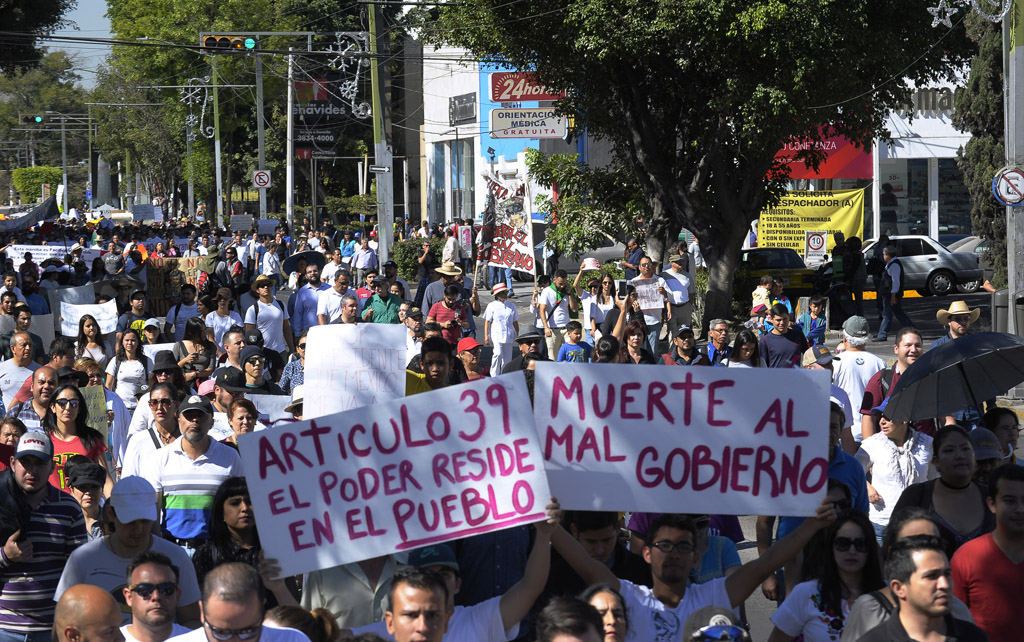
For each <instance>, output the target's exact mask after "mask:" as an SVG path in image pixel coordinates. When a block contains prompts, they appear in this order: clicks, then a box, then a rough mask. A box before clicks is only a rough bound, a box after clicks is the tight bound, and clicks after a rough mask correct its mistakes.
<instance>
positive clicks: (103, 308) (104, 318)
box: [60, 299, 117, 337]
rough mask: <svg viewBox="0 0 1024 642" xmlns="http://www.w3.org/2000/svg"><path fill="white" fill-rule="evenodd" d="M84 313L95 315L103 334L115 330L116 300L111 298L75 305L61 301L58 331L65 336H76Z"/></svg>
mask: <svg viewBox="0 0 1024 642" xmlns="http://www.w3.org/2000/svg"><path fill="white" fill-rule="evenodd" d="M86 314H91V315H92V316H93V317H95V319H96V323H98V324H99V326H100V331H101V332H103V334H107V333H108V332H114V331H116V330H117V301H114V300H113V299H111V300H110V301H107V302H106V303H93V304H92V305H75V304H73V303H68V302H67V301H61V303H60V333H61V334H63V335H64V336H65V337H77V336H78V322H79V320H81V318H82V316H84V315H86Z"/></svg>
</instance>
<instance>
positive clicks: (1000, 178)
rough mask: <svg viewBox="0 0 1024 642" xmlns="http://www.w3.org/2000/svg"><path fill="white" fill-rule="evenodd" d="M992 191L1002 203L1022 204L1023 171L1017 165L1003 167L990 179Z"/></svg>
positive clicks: (1014, 205)
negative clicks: (993, 178)
mask: <svg viewBox="0 0 1024 642" xmlns="http://www.w3.org/2000/svg"><path fill="white" fill-rule="evenodd" d="M992 193H993V194H995V197H996V199H997V200H998V201H999V202H1000V203H1002V204H1003V205H1007V206H1009V207H1021V206H1024V171H1022V170H1021V169H1020V168H1019V167H1005V168H1003V169H1002V170H1001V171H1000V172H999V173H998V174H996V177H995V180H993V181H992Z"/></svg>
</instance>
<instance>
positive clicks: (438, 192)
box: [429, 143, 447, 223]
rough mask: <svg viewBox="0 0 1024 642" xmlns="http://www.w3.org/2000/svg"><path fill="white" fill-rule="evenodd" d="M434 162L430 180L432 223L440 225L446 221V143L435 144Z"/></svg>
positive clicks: (430, 214)
mask: <svg viewBox="0 0 1024 642" xmlns="http://www.w3.org/2000/svg"><path fill="white" fill-rule="evenodd" d="M433 147H434V154H433V161H432V163H431V165H432V167H431V177H430V178H431V180H430V191H431V198H430V213H429V216H430V222H431V223H440V222H441V221H444V220H445V214H444V213H445V204H446V203H447V200H446V193H445V189H444V177H445V171H444V170H445V147H446V145H445V143H434V145H433Z"/></svg>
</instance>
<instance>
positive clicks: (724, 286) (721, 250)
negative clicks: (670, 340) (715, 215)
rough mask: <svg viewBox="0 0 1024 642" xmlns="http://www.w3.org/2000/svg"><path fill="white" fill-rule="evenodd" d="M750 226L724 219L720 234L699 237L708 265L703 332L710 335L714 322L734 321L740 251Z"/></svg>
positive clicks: (727, 218)
mask: <svg viewBox="0 0 1024 642" xmlns="http://www.w3.org/2000/svg"><path fill="white" fill-rule="evenodd" d="M748 226H749V224H748V223H742V222H741V221H738V220H735V219H734V218H733V217H727V216H722V217H721V223H720V227H719V230H716V231H718V232H720V233H719V234H717V235H715V236H703V237H700V238H699V242H700V249H701V253H702V254H703V255H704V258H705V260H706V262H707V265H708V292H707V295H706V296H705V298H704V318H703V320H702V322H701V333H702V335H703V336H707V331H708V323H709V322H710V321H711V320H712V319H727V320H731V319H732V318H733V312H732V301H733V280H734V278H735V276H736V269H737V268H738V267H739V263H740V250H741V248H742V246H743V239H744V237H745V236H746V234H747V228H748Z"/></svg>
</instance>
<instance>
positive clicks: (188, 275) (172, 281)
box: [146, 241, 203, 317]
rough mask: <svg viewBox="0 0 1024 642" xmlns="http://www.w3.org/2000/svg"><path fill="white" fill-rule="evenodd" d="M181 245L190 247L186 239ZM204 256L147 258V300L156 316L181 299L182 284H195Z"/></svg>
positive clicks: (163, 313) (162, 313)
mask: <svg viewBox="0 0 1024 642" xmlns="http://www.w3.org/2000/svg"><path fill="white" fill-rule="evenodd" d="M180 247H188V242H187V241H186V242H185V243H184V244H183V245H181V246H180ZM202 258H203V257H191V258H165V259H161V258H158V257H155V256H151V257H149V259H147V260H146V266H147V270H146V281H147V282H146V301H147V302H148V304H149V310H150V312H152V313H153V314H154V315H155V316H158V317H162V316H166V315H167V312H168V311H169V310H170V309H171V308H172V307H174V306H175V305H177V304H178V303H179V302H180V301H181V286H182V285H184V284H185V283H191V284H192V285H195V283H196V276H197V273H196V272H197V269H198V265H199V261H201V260H202Z"/></svg>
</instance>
